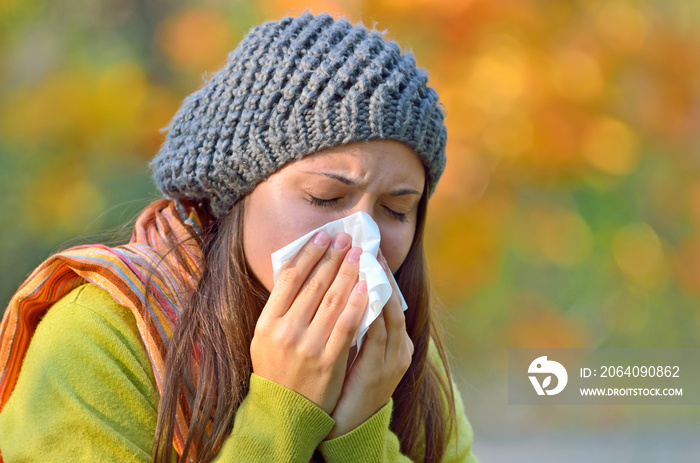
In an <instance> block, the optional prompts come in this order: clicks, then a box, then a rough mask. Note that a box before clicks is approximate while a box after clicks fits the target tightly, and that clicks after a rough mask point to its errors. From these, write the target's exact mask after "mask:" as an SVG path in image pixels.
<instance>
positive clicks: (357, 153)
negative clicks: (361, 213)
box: [290, 140, 425, 186]
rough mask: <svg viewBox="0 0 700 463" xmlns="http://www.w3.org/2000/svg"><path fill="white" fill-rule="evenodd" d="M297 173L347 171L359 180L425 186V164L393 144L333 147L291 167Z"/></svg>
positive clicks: (395, 142)
mask: <svg viewBox="0 0 700 463" xmlns="http://www.w3.org/2000/svg"><path fill="white" fill-rule="evenodd" d="M290 167H291V168H292V169H293V170H296V171H308V170H310V169H311V170H319V169H322V170H329V169H333V170H338V169H340V170H344V171H347V172H348V173H350V174H352V175H353V176H355V177H357V178H361V179H364V180H369V179H370V178H371V177H376V176H381V177H390V178H391V179H393V180H395V181H401V182H409V183H415V184H417V186H422V185H423V182H424V179H425V169H424V167H423V163H422V162H421V160H420V159H419V158H418V155H416V154H415V153H414V152H413V150H411V148H409V147H408V146H407V145H405V144H403V143H401V142H398V141H394V140H372V141H367V142H357V143H350V144H347V145H340V146H334V147H332V148H328V149H325V150H321V151H319V152H317V153H314V154H310V155H308V156H306V157H304V158H302V159H300V160H299V161H295V162H294V163H292V164H290Z"/></svg>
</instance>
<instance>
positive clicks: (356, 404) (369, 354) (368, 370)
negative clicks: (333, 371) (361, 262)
mask: <svg viewBox="0 0 700 463" xmlns="http://www.w3.org/2000/svg"><path fill="white" fill-rule="evenodd" d="M377 259H378V260H379V262H380V263H381V264H382V267H384V271H385V272H386V273H387V276H389V281H391V282H392V283H391V284H392V286H393V292H392V294H391V298H389V301H388V302H387V303H386V305H385V306H384V309H383V310H382V313H381V315H380V316H379V317H377V319H376V320H374V322H372V325H370V327H369V330H368V331H367V337H366V338H365V340H364V343H363V345H362V349H361V350H360V353H359V354H358V357H357V359H356V360H355V363H354V364H353V365H352V367H351V368H350V371H349V372H348V375H347V377H346V378H345V382H344V384H343V389H342V392H341V394H340V399H339V400H338V404H337V405H336V406H335V409H333V412H332V413H331V417H332V418H333V419H334V420H335V426H334V427H333V429H332V430H331V432H330V434H329V435H328V436H327V437H326V440H328V439H333V438H335V437H339V436H342V435H343V434H346V433H348V432H350V431H352V430H353V429H355V428H356V427H357V426H359V425H361V424H362V423H363V422H365V421H366V420H367V419H368V418H370V417H371V416H372V415H374V414H375V413H376V412H377V411H379V409H381V408H382V407H383V406H384V405H386V404H387V403H388V402H389V399H390V398H391V395H392V394H393V393H394V390H395V389H396V386H398V384H399V382H400V381H401V378H403V375H404V374H405V373H406V370H408V367H409V366H410V365H411V359H412V357H413V342H412V341H411V338H410V337H409V336H408V333H407V332H406V318H405V316H404V313H403V310H402V306H401V299H400V298H399V289H398V287H397V286H396V285H395V284H394V281H393V278H391V277H390V272H391V270H389V264H387V262H386V259H384V256H382V255H381V251H380V252H379V256H377Z"/></svg>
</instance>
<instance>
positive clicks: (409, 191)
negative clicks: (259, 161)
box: [302, 170, 423, 196]
mask: <svg viewBox="0 0 700 463" xmlns="http://www.w3.org/2000/svg"><path fill="white" fill-rule="evenodd" d="M302 172H304V173H305V174H315V175H323V176H324V177H328V178H330V179H333V180H336V181H338V182H340V183H342V184H343V185H348V186H352V187H361V186H363V185H362V183H360V182H358V181H356V180H353V179H351V178H350V177H346V176H344V175H341V174H337V173H335V172H316V171H312V170H304V171H302ZM422 194H423V193H421V192H420V191H418V190H416V189H413V188H408V187H405V188H399V189H398V190H394V191H392V192H391V193H389V196H404V195H418V196H421V195H422Z"/></svg>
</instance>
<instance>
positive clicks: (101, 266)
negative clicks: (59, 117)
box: [0, 199, 202, 462]
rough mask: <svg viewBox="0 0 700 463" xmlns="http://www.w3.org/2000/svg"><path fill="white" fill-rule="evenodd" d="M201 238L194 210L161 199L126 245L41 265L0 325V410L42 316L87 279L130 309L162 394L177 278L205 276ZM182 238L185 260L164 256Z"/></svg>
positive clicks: (76, 250) (179, 435) (180, 417)
mask: <svg viewBox="0 0 700 463" xmlns="http://www.w3.org/2000/svg"><path fill="white" fill-rule="evenodd" d="M201 237H202V231H201V222H200V219H199V217H198V216H197V213H196V211H195V209H194V208H192V207H185V206H184V205H183V204H181V203H180V202H177V201H171V200H165V199H163V200H158V201H155V202H153V203H151V204H150V205H149V206H147V207H146V208H145V209H144V210H143V211H142V212H141V214H140V216H139V218H138V219H137V221H136V224H135V226H134V232H133V235H132V237H131V240H130V242H129V244H127V245H124V246H117V247H114V248H110V247H108V246H104V245H84V246H76V247H73V248H70V249H68V250H66V251H63V252H60V253H58V254H55V255H53V256H51V257H50V258H48V259H47V260H46V261H45V262H44V263H42V264H41V265H40V266H39V267H38V268H37V269H36V270H34V272H32V274H31V275H30V276H29V278H27V280H26V281H25V282H24V283H23V284H22V285H21V286H20V288H19V289H18V290H17V292H16V293H15V294H14V296H13V297H12V299H11V300H10V303H9V305H8V307H7V309H6V311H5V314H4V316H3V319H2V323H1V324H0V411H2V409H3V407H4V406H5V404H6V403H7V400H8V399H9V397H10V394H11V393H12V390H13V389H14V387H15V384H16V382H17V377H18V375H19V371H20V367H21V365H22V360H23V359H24V356H25V353H26V352H27V348H28V347H29V343H30V342H31V339H32V335H33V334H34V331H35V330H36V327H37V325H38V324H39V322H40V321H41V318H42V317H43V316H44V314H45V313H46V311H47V310H48V309H49V308H50V307H51V306H52V305H53V304H54V303H55V302H57V301H59V300H60V299H61V298H62V297H63V296H65V295H66V294H68V293H69V292H70V291H71V290H73V289H74V288H77V287H78V286H80V285H82V284H85V283H92V284H94V285H96V286H98V287H100V288H102V289H104V290H106V291H107V292H109V293H110V294H111V295H112V297H113V298H114V300H115V301H116V302H117V303H119V304H121V305H122V306H124V307H126V308H128V309H129V310H131V312H132V313H133V315H134V317H135V318H136V325H137V326H138V330H139V334H140V335H141V339H142V341H143V343H144V345H145V347H146V351H147V352H148V357H149V359H150V361H151V366H152V367H153V374H154V376H155V379H156V384H157V386H158V392H159V394H162V392H163V384H164V381H165V378H164V374H165V354H166V352H167V350H168V344H169V340H170V338H171V336H172V333H173V329H174V327H175V325H176V324H177V322H178V320H179V318H180V313H181V308H180V307H179V304H178V303H177V300H178V298H177V293H178V291H177V288H178V286H179V285H178V281H177V280H175V279H174V278H173V275H175V274H179V275H182V276H185V277H186V276H187V275H192V274H194V275H197V276H199V275H200V267H199V265H200V263H201V261H202V250H201ZM191 238H194V239H191ZM181 242H184V244H183V246H181V247H180V249H181V250H182V252H181V253H180V259H178V258H177V257H176V256H175V253H174V252H173V253H167V251H168V248H169V244H171V243H181ZM162 256H165V257H162ZM183 266H185V267H183ZM175 272H177V273H175ZM189 283H194V282H193V281H190V282H189ZM147 285H148V291H147V290H146V288H147ZM146 298H148V303H147V304H145V303H144V301H146ZM182 410H183V408H182V404H180V406H179V407H178V410H177V424H176V427H175V433H174V437H173V444H174V447H175V450H176V451H177V452H178V454H182V448H183V442H184V441H183V436H186V435H187V431H188V426H187V421H186V420H185V419H184V414H183V412H182ZM0 462H2V456H0Z"/></svg>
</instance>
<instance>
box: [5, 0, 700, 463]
mask: <svg viewBox="0 0 700 463" xmlns="http://www.w3.org/2000/svg"><path fill="white" fill-rule="evenodd" d="M305 9H308V10H310V11H311V12H320V11H327V12H330V13H332V14H334V15H345V16H347V17H348V18H349V19H351V20H353V21H358V20H362V21H363V22H364V23H365V24H367V25H369V26H372V25H374V26H375V27H376V28H377V29H380V30H384V29H386V30H387V31H388V32H387V35H388V37H389V38H391V39H393V40H396V41H397V42H399V44H401V45H402V47H405V48H407V49H410V50H412V51H413V53H414V54H415V56H416V59H417V62H418V64H419V66H421V67H424V68H426V69H428V70H429V72H430V79H431V85H432V86H433V87H434V88H435V89H437V91H438V93H439V94H440V96H441V99H442V101H443V103H444V106H445V108H446V111H447V125H448V131H449V137H448V138H449V141H448V147H447V155H448V164H447V169H446V172H445V174H444V176H443V178H442V180H441V183H440V187H439V188H438V190H437V193H436V194H435V196H434V197H433V199H432V200H431V209H430V218H429V222H428V223H429V225H428V230H427V231H428V242H427V253H428V259H429V265H430V269H431V275H432V279H433V285H434V288H435V294H436V297H437V298H438V299H439V300H440V308H439V312H440V314H441V316H442V318H443V319H444V325H445V330H446V334H447V338H448V344H449V346H450V353H451V357H452V360H453V368H454V369H455V377H456V380H457V382H458V384H459V386H460V389H461V391H462V395H463V397H464V399H465V403H466V408H467V412H468V416H469V418H470V420H471V422H472V424H473V426H474V429H475V434H476V439H475V447H474V449H475V451H476V453H477V454H478V455H479V456H480V457H481V459H482V461H483V462H484V463H487V462H506V461H518V462H530V461H533V462H534V461H537V462H540V463H541V462H549V461H552V462H555V461H556V462H559V461H563V460H564V458H566V460H567V461H568V462H573V461H601V462H604V461H611V462H612V461H615V462H620V461H630V462H632V461H634V462H646V461H649V462H660V461H676V462H678V461H698V460H697V459H698V457H697V455H698V454H700V444H699V443H698V442H700V439H698V436H699V433H700V410H699V409H698V407H695V408H693V407H690V408H688V407H685V408H680V407H679V408H674V407H659V406H646V407H642V406H638V407H630V406H627V407H625V406H619V407H610V406H605V407H574V406H570V407H564V406H558V407H554V406H552V407H541V406H539V407H538V406H532V407H527V406H509V405H508V404H507V388H506V384H507V383H506V379H505V374H506V368H507V348H510V347H700V304H699V302H700V152H699V148H700V131H699V130H698V129H699V128H700V85H699V84H698V78H699V77H700V2H698V1H696V0H673V1H667V2H666V1H657V0H647V1H643V0H639V1H632V0H461V1H458V0H400V1H399V0H373V1H371V0H354V1H353V0H335V1H332V0H328V1H323V0H307V1H294V0H282V1H273V0H259V1H255V2H253V1H241V0H200V1H196V2H195V1H185V0H170V1H167V2H166V1H165V0H149V1H136V0H100V1H92V2H84V1H77V0H62V1H60V2H50V1H48V0H4V1H2V2H0V193H1V194H0V210H1V211H2V213H0V230H1V231H0V233H1V234H2V235H1V237H2V239H0V255H2V256H3V258H2V259H0V275H1V279H0V301H2V303H1V304H0V305H2V306H3V307H4V306H5V305H6V303H7V301H8V300H9V298H10V296H11V294H12V293H13V292H14V291H15V289H16V288H17V287H18V285H19V284H20V283H21V282H22V281H23V280H24V278H26V276H27V275H28V274H29V272H30V271H31V270H32V269H33V268H34V267H36V266H37V265H38V264H39V263H40V262H41V261H42V260H43V259H45V258H46V257H47V256H48V255H49V254H50V253H52V252H55V251H57V250H59V249H63V248H65V247H67V246H69V245H75V244H79V243H83V242H95V241H97V240H101V241H107V242H118V241H119V240H125V239H128V237H129V235H130V233H129V227H128V225H129V221H130V220H132V219H133V218H134V216H135V215H136V214H137V213H138V211H139V210H140V209H141V208H142V207H143V206H145V205H146V204H148V202H149V201H150V200H152V199H154V198H155V197H157V196H158V193H157V192H156V190H155V187H154V186H153V183H152V182H151V180H150V173H149V172H148V169H147V163H148V161H149V159H150V158H151V157H152V156H153V155H154V154H155V152H156V151H157V149H158V147H159V144H160V143H161V141H162V139H163V134H162V133H161V132H160V129H161V128H162V127H164V126H166V125H167V122H168V121H169V119H170V117H171V116H172V115H173V114H174V113H175V111H176V109H177V107H178V106H179V103H180V101H181V100H182V99H183V98H184V97H185V96H186V95H187V94H189V93H191V92H192V91H194V90H196V89H197V88H198V87H199V86H200V85H201V84H202V82H203V79H204V78H206V75H207V74H208V73H211V72H213V71H215V70H216V69H218V68H219V67H220V66H221V65H222V64H223V63H224V60H225V58H226V54H227V53H228V52H229V51H230V50H232V49H233V48H234V47H235V45H236V44H237V42H238V41H239V40H240V38H241V37H242V36H243V35H244V34H245V32H247V30H248V29H249V28H250V27H252V26H254V25H256V24H258V23H260V22H263V21H265V20H270V19H278V18H280V17H282V16H284V15H286V14H288V13H292V14H295V13H298V12H301V11H304V10H305ZM123 224H127V226H126V227H124V226H122V227H119V226H120V225H123ZM0 310H1V309H0Z"/></svg>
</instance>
